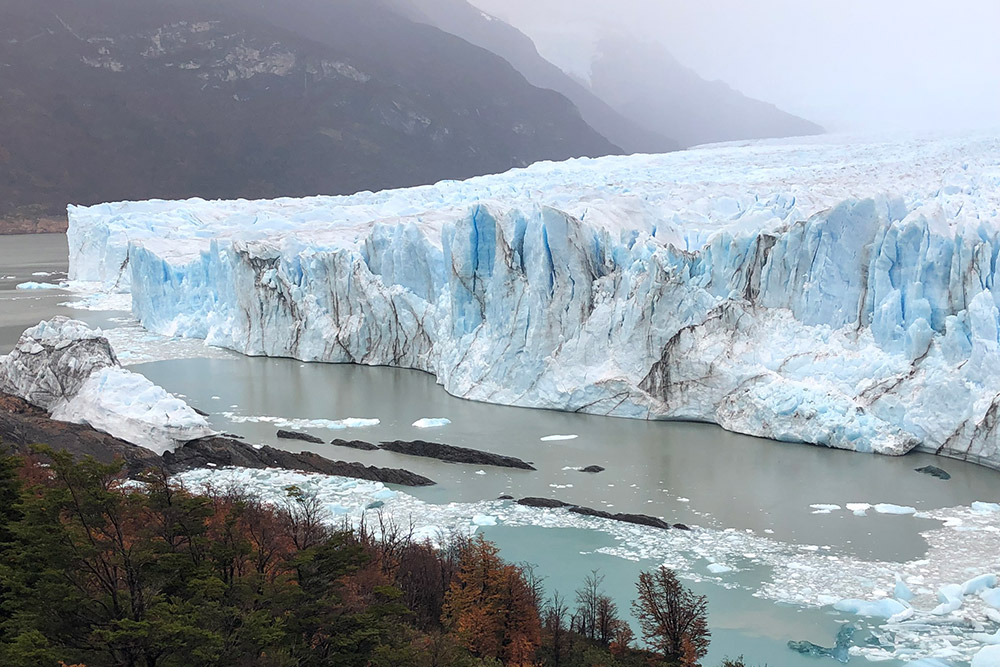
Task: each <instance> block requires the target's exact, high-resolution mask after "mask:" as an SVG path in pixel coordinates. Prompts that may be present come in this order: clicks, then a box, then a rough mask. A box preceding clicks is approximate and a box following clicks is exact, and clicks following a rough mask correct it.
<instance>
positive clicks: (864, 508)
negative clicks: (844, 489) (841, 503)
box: [846, 503, 872, 516]
mask: <svg viewBox="0 0 1000 667" xmlns="http://www.w3.org/2000/svg"><path fill="white" fill-rule="evenodd" d="M846 507H847V509H849V510H850V511H852V512H854V515H855V516H867V515H868V510H870V509H871V508H872V506H871V505H870V504H869V503H847V505H846Z"/></svg>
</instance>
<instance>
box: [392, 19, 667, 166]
mask: <svg viewBox="0 0 1000 667" xmlns="http://www.w3.org/2000/svg"><path fill="white" fill-rule="evenodd" d="M394 2H395V3H396V6H397V7H398V8H399V9H400V11H402V12H404V13H406V14H407V15H408V16H410V17H412V18H413V19H414V20H422V21H424V22H426V23H429V24H430V25H433V26H435V27H437V28H440V29H441V30H444V31H446V32H449V33H452V34H454V35H457V36H459V37H461V38H463V39H465V40H468V41H469V42H471V43H473V44H475V45H477V46H481V47H483V48H484V49H487V50H488V51H491V52H493V53H495V54H497V55H499V56H500V57H502V58H504V59H505V60H506V61H507V62H509V63H510V64H511V65H513V66H514V68H515V69H516V70H517V71H518V72H520V73H521V74H523V75H524V77H525V78H526V79H527V80H528V81H529V82H530V83H531V84H532V85H535V86H538V87H539V88H548V89H551V90H555V91H557V92H559V93H561V94H562V95H564V96H566V97H567V98H568V99H569V100H570V101H571V102H573V104H575V105H576V107H577V108H578V109H579V110H580V114H581V115H582V116H583V119H584V120H585V121H587V123H588V124H590V125H591V126H592V127H593V128H594V129H596V130H597V131H598V132H600V133H601V134H603V135H604V136H605V137H607V138H608V139H610V140H611V141H612V142H614V143H615V144H617V145H619V146H621V147H622V148H623V149H625V151H626V152H628V153H662V152H666V151H671V150H676V149H677V148H678V144H677V142H676V141H674V140H672V139H668V138H667V136H669V135H664V134H661V133H659V132H654V131H650V130H648V129H645V128H643V127H641V126H640V125H639V124H637V123H636V122H634V121H633V120H630V119H628V118H625V117H624V116H623V115H622V114H620V113H619V112H618V111H616V110H615V109H613V108H611V106H610V105H608V103H607V102H605V101H604V100H602V99H600V98H599V97H597V96H596V95H595V94H594V93H593V92H591V91H590V90H588V89H587V87H586V86H584V85H583V84H581V83H580V82H578V81H576V80H575V79H573V78H572V77H570V76H569V75H568V74H566V73H565V72H563V71H562V70H561V69H559V68H558V67H556V66H555V65H553V64H552V63H550V62H549V61H548V60H545V58H543V57H542V56H541V55H539V53H538V50H537V49H536V48H535V45H534V43H533V42H532V41H531V39H530V38H528V37H527V36H526V35H525V34H524V33H522V32H521V31H520V30H518V29H517V28H514V27H513V26H511V25H509V24H507V23H505V22H504V21H501V20H500V19H497V18H495V17H493V16H490V15H489V14H486V13H484V12H482V11H480V10H479V9H477V8H475V7H473V6H472V5H470V4H469V3H468V2H466V0H394Z"/></svg>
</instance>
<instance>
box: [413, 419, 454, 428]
mask: <svg viewBox="0 0 1000 667" xmlns="http://www.w3.org/2000/svg"><path fill="white" fill-rule="evenodd" d="M450 423H451V420H450V419H445V418H444V417H424V418H423V419H418V420H417V421H415V422H413V426H415V427H417V428H435V427H438V426H447V425H448V424H450Z"/></svg>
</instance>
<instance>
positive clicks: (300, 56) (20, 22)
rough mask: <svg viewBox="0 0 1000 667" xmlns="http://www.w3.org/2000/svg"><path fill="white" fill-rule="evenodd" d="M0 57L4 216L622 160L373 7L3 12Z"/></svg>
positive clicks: (318, 2)
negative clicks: (542, 163) (553, 162)
mask: <svg viewBox="0 0 1000 667" xmlns="http://www.w3.org/2000/svg"><path fill="white" fill-rule="evenodd" d="M0 63H2V65H0V117H2V118H3V119H4V122H3V124H2V125H0V218H7V219H24V218H31V217H43V216H54V215H60V213H61V212H62V211H63V210H64V207H65V205H66V204H67V203H69V202H72V203H94V202H98V201H106V200H118V199H143V198H150V197H161V198H178V197H189V196H202V197H206V198H219V197H226V198H231V197H266V196H277V195H307V194H315V193H320V192H322V193H348V192H354V191H357V190H362V189H382V188H386V187H394V186H402V185H411V184H420V183H428V182H433V181H436V180H440V179H443V178H463V177H468V176H472V175H475V174H482V173H490V172H497V171H503V170H506V169H508V168H511V167H516V166H522V165H526V164H529V163H531V162H534V161H537V160H540V159H564V158H568V157H572V156H578V155H602V154H607V153H615V152H619V149H618V148H617V147H616V146H615V145H613V144H612V143H611V142H609V141H608V140H606V139H605V138H604V137H602V136H601V135H600V134H598V133H597V132H596V131H595V130H594V129H592V128H591V127H590V126H588V125H587V124H586V123H585V122H584V121H583V120H582V119H581V118H580V115H579V112H578V111H577V110H576V109H575V108H574V107H573V106H572V104H571V103H570V102H569V101H568V100H566V99H565V98H564V97H562V96H561V95H559V94H557V93H555V92H552V91H549V90H541V89H538V88H535V87H533V86H531V85H530V84H528V82H527V81H526V80H525V79H524V77H523V76H521V75H520V74H518V73H517V72H516V71H515V70H514V69H513V68H512V67H511V66H510V65H509V64H508V63H507V62H505V61H503V60H502V59H500V58H499V57H497V56H495V55H493V54H491V53H488V52H487V51H485V50H483V49H480V48H478V47H474V46H472V45H470V44H468V43H467V42H465V41H464V40H461V39H458V38H457V37H454V36H452V35H449V34H447V33H445V32H442V31H440V30H438V29H436V28H433V27H431V26H427V25H422V24H418V23H415V22H413V21H411V20H408V19H407V18H405V17H403V16H401V15H400V14H398V13H397V12H395V11H392V10H390V9H389V8H387V7H386V6H384V5H383V4H381V3H380V2H377V1H372V0H368V1H365V0H334V1H333V2H331V1H330V0H285V1H283V2H281V3H278V2H273V1H267V2H263V1H260V0H217V1H216V2H213V3H206V2H201V1H198V0H45V2H39V1H38V0H6V1H5V2H4V3H3V5H2V6H0ZM0 226H2V225H0Z"/></svg>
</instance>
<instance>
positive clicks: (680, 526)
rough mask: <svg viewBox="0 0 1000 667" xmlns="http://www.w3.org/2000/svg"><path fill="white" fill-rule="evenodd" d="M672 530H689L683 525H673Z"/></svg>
mask: <svg viewBox="0 0 1000 667" xmlns="http://www.w3.org/2000/svg"><path fill="white" fill-rule="evenodd" d="M674 528H676V529H677V530H691V528H690V527H689V526H686V525H684V524H683V523H675V524H674Z"/></svg>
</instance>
